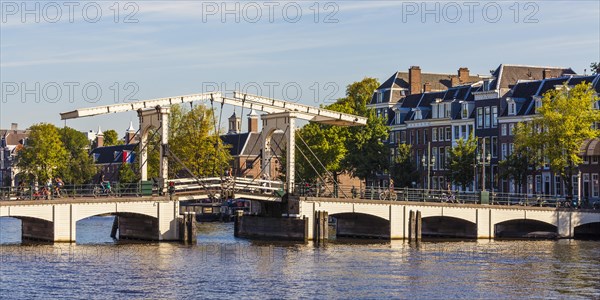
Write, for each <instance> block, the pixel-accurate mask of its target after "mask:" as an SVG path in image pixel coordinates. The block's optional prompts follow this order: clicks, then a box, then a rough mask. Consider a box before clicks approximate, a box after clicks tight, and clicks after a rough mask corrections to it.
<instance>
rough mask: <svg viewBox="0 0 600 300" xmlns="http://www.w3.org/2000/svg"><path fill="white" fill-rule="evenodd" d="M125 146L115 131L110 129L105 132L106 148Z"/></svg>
mask: <svg viewBox="0 0 600 300" xmlns="http://www.w3.org/2000/svg"><path fill="white" fill-rule="evenodd" d="M123 144H124V142H123V141H122V140H120V139H119V134H118V133H117V132H116V131H115V130H114V129H110V130H107V131H105V132H104V146H115V145H123Z"/></svg>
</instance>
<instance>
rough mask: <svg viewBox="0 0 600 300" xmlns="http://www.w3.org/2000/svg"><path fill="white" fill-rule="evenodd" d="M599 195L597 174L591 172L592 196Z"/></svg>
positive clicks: (599, 186)
mask: <svg viewBox="0 0 600 300" xmlns="http://www.w3.org/2000/svg"><path fill="white" fill-rule="evenodd" d="M599 196H600V182H598V174H592V197H594V198H597V197H599Z"/></svg>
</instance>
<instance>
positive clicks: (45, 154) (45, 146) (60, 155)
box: [17, 123, 68, 182]
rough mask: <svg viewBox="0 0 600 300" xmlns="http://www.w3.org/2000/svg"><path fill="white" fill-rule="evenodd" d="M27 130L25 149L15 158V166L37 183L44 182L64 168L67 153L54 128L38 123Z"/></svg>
mask: <svg viewBox="0 0 600 300" xmlns="http://www.w3.org/2000/svg"><path fill="white" fill-rule="evenodd" d="M29 130H30V133H29V138H28V139H27V141H26V143H25V148H24V149H23V150H21V151H19V154H18V156H17V160H18V162H17V166H18V167H19V168H21V170H23V171H25V172H26V173H30V174H32V175H34V176H35V177H36V178H37V180H38V181H40V182H46V181H47V180H48V179H51V178H52V177H53V176H54V175H55V170H56V169H61V168H64V166H65V165H66V163H67V157H68V156H67V151H66V150H65V147H64V145H63V142H62V140H61V137H60V134H59V132H58V129H57V128H56V126H54V125H52V124H48V123H39V124H35V125H33V126H31V127H30V128H29Z"/></svg>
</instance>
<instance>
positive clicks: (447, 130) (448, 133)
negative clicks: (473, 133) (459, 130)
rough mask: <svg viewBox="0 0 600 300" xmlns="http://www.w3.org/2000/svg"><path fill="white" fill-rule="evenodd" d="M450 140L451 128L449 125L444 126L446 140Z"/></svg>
mask: <svg viewBox="0 0 600 300" xmlns="http://www.w3.org/2000/svg"><path fill="white" fill-rule="evenodd" d="M451 140H452V130H451V129H450V127H446V141H451Z"/></svg>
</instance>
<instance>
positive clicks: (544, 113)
mask: <svg viewBox="0 0 600 300" xmlns="http://www.w3.org/2000/svg"><path fill="white" fill-rule="evenodd" d="M596 101H598V99H597V98H596V96H595V91H594V90H593V89H591V84H589V83H585V82H584V83H581V84H578V85H576V86H575V87H572V88H571V87H569V86H567V85H564V86H562V87H561V88H559V89H556V90H550V91H548V92H546V93H545V94H544V97H543V98H542V106H541V107H540V108H538V116H539V117H538V118H535V119H534V120H533V121H531V122H527V123H523V124H520V125H519V126H517V131H516V136H515V144H517V145H518V146H519V147H524V148H526V149H528V150H529V152H530V153H533V154H535V157H534V160H535V161H536V162H537V164H538V165H539V164H540V163H542V162H546V163H548V164H549V165H550V168H551V169H552V171H553V172H555V173H557V174H560V175H561V177H562V178H563V181H564V183H565V187H566V188H567V192H568V194H569V195H570V193H572V190H573V189H572V181H571V180H570V178H572V175H573V174H574V172H575V169H576V168H577V165H579V164H580V163H582V158H581V157H580V156H579V154H580V147H581V145H582V144H583V142H584V141H586V140H588V139H593V138H596V137H598V136H600V130H599V129H595V128H594V127H593V124H594V122H600V111H598V110H597V109H594V107H593V105H594V103H595V102H596Z"/></svg>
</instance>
